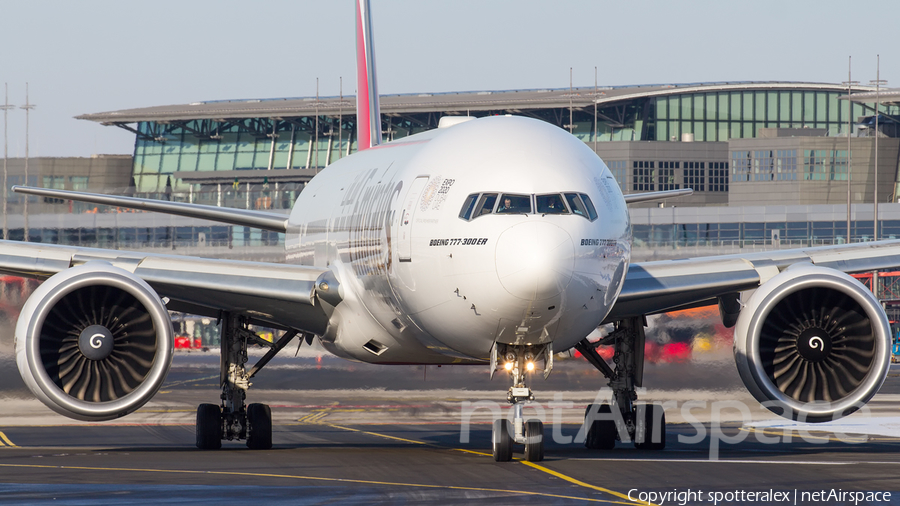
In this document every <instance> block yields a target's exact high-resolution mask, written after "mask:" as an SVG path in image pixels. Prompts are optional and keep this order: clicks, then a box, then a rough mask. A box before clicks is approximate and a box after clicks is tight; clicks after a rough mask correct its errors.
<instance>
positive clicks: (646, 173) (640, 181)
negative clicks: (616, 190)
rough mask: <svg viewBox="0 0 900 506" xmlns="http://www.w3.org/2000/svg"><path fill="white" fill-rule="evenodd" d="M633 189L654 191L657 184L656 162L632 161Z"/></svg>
mask: <svg viewBox="0 0 900 506" xmlns="http://www.w3.org/2000/svg"><path fill="white" fill-rule="evenodd" d="M632 163H633V167H632V181H633V185H632V189H633V190H636V191H653V190H654V189H655V187H656V185H655V179H656V177H655V176H656V174H655V172H656V171H655V167H654V165H655V163H654V162H647V161H636V162H632Z"/></svg>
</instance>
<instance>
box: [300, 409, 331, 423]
mask: <svg viewBox="0 0 900 506" xmlns="http://www.w3.org/2000/svg"><path fill="white" fill-rule="evenodd" d="M329 411H331V409H330V408H326V409H322V410H318V411H313V412H312V413H310V414H308V415H306V416H303V417H301V418H298V419H297V421H298V422H300V423H319V420H321V419H323V418H325V417H326V416H328V412H329Z"/></svg>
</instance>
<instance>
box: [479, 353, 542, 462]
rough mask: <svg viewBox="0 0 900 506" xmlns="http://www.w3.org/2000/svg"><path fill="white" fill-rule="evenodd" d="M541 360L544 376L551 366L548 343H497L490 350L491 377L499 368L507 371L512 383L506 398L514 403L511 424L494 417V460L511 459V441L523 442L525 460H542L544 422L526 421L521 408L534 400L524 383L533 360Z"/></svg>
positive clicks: (531, 368) (492, 435) (532, 365)
mask: <svg viewBox="0 0 900 506" xmlns="http://www.w3.org/2000/svg"><path fill="white" fill-rule="evenodd" d="M540 359H542V360H543V362H544V378H546V377H547V376H548V375H549V374H550V370H551V369H552V368H553V350H552V348H551V345H550V344H549V343H548V344H542V345H512V344H501V343H497V344H496V345H494V349H493V350H492V352H491V376H492V377H493V375H494V371H496V370H497V369H498V368H499V369H503V370H505V371H506V372H508V373H509V377H510V379H511V380H512V383H513V385H512V386H511V387H510V388H509V391H508V393H507V395H506V400H507V402H509V403H510V404H512V406H513V413H514V415H513V423H512V424H510V423H509V420H503V419H500V420H495V421H494V426H493V430H492V434H491V441H492V443H493V455H494V460H495V461H497V462H509V461H510V460H512V446H513V444H514V443H515V444H523V445H525V460H527V461H529V462H540V461H542V460H544V424H543V422H541V421H540V420H536V419H533V420H527V421H526V420H525V418H524V415H523V408H524V406H525V403H526V402H529V401H533V400H534V393H533V392H532V391H531V389H530V388H528V386H527V385H526V384H525V375H526V374H527V373H529V372H532V371H534V370H535V368H536V365H535V362H536V361H537V360H540Z"/></svg>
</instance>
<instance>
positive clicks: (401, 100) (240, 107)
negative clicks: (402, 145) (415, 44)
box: [76, 81, 874, 124]
mask: <svg viewBox="0 0 900 506" xmlns="http://www.w3.org/2000/svg"><path fill="white" fill-rule="evenodd" d="M870 88H871V89H872V90H874V88H872V87H860V88H859V89H860V90H866V91H868V90H869V89H870ZM785 89H787V90H793V91H841V90H844V89H846V88H844V87H842V86H841V85H839V84H828V83H800V82H778V81H766V82H717V83H688V84H655V85H638V86H603V87H598V88H593V87H587V88H574V89H569V88H562V89H544V90H507V91H471V92H451V93H419V94H403V95H382V97H381V112H382V114H385V115H388V116H390V115H400V114H406V113H427V112H441V113H448V112H449V113H457V114H467V113H468V112H470V111H498V112H503V113H512V114H515V113H517V112H519V111H522V110H529V109H548V108H561V107H569V106H570V105H571V106H572V107H575V108H583V107H587V106H592V105H593V104H594V103H595V102H596V103H597V104H608V103H611V102H617V101H623V100H631V99H635V98H641V97H650V96H663V95H672V94H684V93H699V92H710V91H746V90H785ZM355 109H356V101H355V97H354V96H352V95H348V96H345V97H343V100H341V99H340V98H338V97H322V98H319V99H318V100H316V98H315V97H305V98H277V99H253V100H216V101H206V102H193V103H190V104H180V105H163V106H156V107H143V108H139V109H123V110H121V111H110V112H99V113H93V114H82V115H80V116H76V119H84V120H89V121H96V122H98V123H102V124H123V123H135V122H140V121H155V122H165V121H183V120H197V119H210V120H218V119H222V120H224V119H234V118H290V117H306V116H315V115H316V114H318V115H320V116H338V115H339V114H347V115H352V114H354V113H355Z"/></svg>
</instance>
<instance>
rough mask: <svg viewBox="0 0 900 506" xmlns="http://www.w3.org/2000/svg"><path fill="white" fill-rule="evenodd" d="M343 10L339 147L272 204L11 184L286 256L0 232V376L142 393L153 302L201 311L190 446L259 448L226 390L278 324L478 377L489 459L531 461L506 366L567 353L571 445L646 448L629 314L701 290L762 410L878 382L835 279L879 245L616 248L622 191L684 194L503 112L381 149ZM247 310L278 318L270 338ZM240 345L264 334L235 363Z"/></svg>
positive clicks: (161, 358) (165, 353)
mask: <svg viewBox="0 0 900 506" xmlns="http://www.w3.org/2000/svg"><path fill="white" fill-rule="evenodd" d="M356 11H357V25H356V30H357V61H358V63H357V70H358V72H357V73H358V76H357V81H358V93H357V119H358V123H357V128H358V142H359V152H358V153H356V154H353V155H351V156H348V157H346V158H343V159H341V160H339V161H337V162H335V163H333V164H332V165H330V166H328V167H327V168H325V169H324V170H323V171H322V172H321V173H320V174H319V175H318V176H316V177H315V178H314V179H313V180H312V181H310V183H309V184H308V186H307V187H306V188H305V189H304V190H303V192H302V193H301V194H300V196H299V197H298V198H297V201H296V203H295V205H294V207H293V209H292V211H291V213H290V215H289V216H288V217H285V215H280V214H276V213H272V212H265V211H253V210H240V209H229V208H220V207H213V206H203V205H196V204H189V203H177V202H164V201H157V200H150V199H138V198H129V197H117V196H109V195H97V194H88V193H81V192H71V191H64V190H50V189H40V188H24V187H18V188H16V191H17V192H20V193H27V194H31V195H41V196H46V197H51V198H61V199H71V200H78V201H84V202H92V203H95V204H106V205H111V206H118V207H129V208H135V209H143V210H150V211H159V212H163V213H170V214H175V215H180V216H188V217H194V218H205V219H209V220H216V221H219V222H223V223H229V224H234V225H238V226H247V227H257V228H260V229H264V230H271V231H276V232H282V233H285V234H286V235H285V247H286V259H287V263H285V264H274V263H263V262H246V261H235V260H222V259H206V258H197V257H190V256H178V255H161V254H160V255H157V254H149V253H139V252H127V251H114V250H104V249H91V248H77V247H69V246H53V245H46V244H30V243H20V242H10V241H3V242H2V243H0V272H5V273H10V274H14V275H17V276H24V277H29V278H35V279H40V280H43V281H44V282H43V283H42V284H41V285H40V286H39V287H38V288H37V290H36V291H35V292H34V293H33V294H32V295H31V296H30V298H29V299H28V301H27V302H26V304H25V306H24V308H23V310H22V313H21V316H20V317H19V320H18V324H17V326H16V332H15V335H16V359H17V365H18V368H19V371H20V373H21V375H22V377H23V378H24V380H25V382H26V383H27V385H28V387H29V388H30V389H31V391H32V392H34V394H35V395H36V396H37V397H38V398H39V399H40V400H41V401H43V402H44V403H45V404H46V405H47V406H48V407H50V408H51V409H53V410H54V411H56V412H58V413H61V414H63V415H66V416H69V417H72V418H76V419H80V420H94V421H97V420H110V419H114V418H118V417H121V416H125V415H127V414H129V413H131V412H133V411H135V410H137V409H138V408H140V407H141V406H142V405H144V403H146V402H147V401H148V400H149V399H150V398H151V397H152V396H153V395H154V394H155V393H156V392H157V390H159V388H160V385H162V383H163V380H164V379H165V377H166V373H167V371H168V369H169V367H170V365H171V363H172V354H173V331H172V324H171V320H170V317H169V311H183V312H187V313H192V314H197V315H206V316H211V317H220V318H221V325H222V327H221V331H222V332H221V335H222V344H221V357H222V358H221V374H220V383H221V387H222V396H221V399H222V400H221V403H218V404H202V405H200V406H199V408H198V410H197V425H196V433H197V446H198V447H200V448H204V449H212V448H219V447H220V446H221V442H222V440H243V439H246V442H247V445H248V446H249V447H250V448H269V447H271V445H272V419H271V412H270V410H269V407H268V406H266V405H264V404H245V398H246V394H247V389H248V387H249V380H250V378H251V377H253V375H254V374H256V373H257V372H258V371H259V370H260V369H261V368H262V367H263V366H264V365H265V364H266V363H267V362H268V361H269V360H271V358H272V357H273V356H275V354H277V353H278V352H279V351H280V350H281V349H283V348H284V347H285V345H287V344H288V342H290V341H291V340H292V339H294V338H297V339H303V340H305V341H306V342H307V343H310V342H312V340H313V339H318V340H319V342H321V344H322V345H323V346H324V347H325V348H326V349H327V350H329V351H330V352H331V353H334V354H335V355H337V356H340V357H344V358H348V359H351V360H359V361H364V362H370V363H378V364H484V365H485V366H487V365H489V366H490V372H491V375H492V376H493V374H494V373H495V372H496V371H497V370H500V371H501V374H502V375H505V376H508V377H509V378H510V380H511V386H510V388H509V391H508V395H507V399H508V401H509V403H510V404H511V405H512V406H513V408H514V409H513V413H514V417H513V418H514V423H512V424H508V423H504V422H499V421H498V422H495V424H494V428H493V452H494V458H495V459H496V460H498V461H508V460H510V459H511V457H512V448H513V445H514V444H524V445H525V458H526V459H528V460H532V461H537V460H541V459H542V458H543V453H544V452H543V448H544V447H543V438H542V434H543V426H542V423H541V422H540V421H539V420H524V419H523V415H522V407H523V405H524V404H525V403H527V402H530V401H532V400H533V399H534V395H533V393H532V390H531V389H530V388H529V386H528V384H527V380H528V379H529V378H530V377H531V376H532V375H534V374H539V373H543V375H544V376H546V375H547V374H549V373H550V371H551V369H552V367H553V356H554V354H555V353H558V352H563V351H566V350H570V349H572V348H575V349H577V350H579V351H580V352H581V353H582V354H583V355H584V356H585V357H586V358H587V360H588V361H590V363H591V364H593V365H594V366H595V367H596V368H597V369H599V371H600V372H601V373H602V374H603V375H604V376H605V377H606V378H607V379H608V385H609V387H610V388H611V389H612V402H611V403H603V404H594V405H591V406H590V407H589V410H588V411H589V413H588V414H587V415H586V427H585V430H586V439H585V443H586V446H588V447H589V448H611V447H613V446H614V445H615V442H616V440H617V439H619V440H622V441H633V442H634V443H635V445H636V446H638V447H640V448H649V449H662V448H663V447H664V446H665V414H664V413H663V410H662V408H661V406H660V405H655V404H639V403H637V402H636V400H637V395H636V393H635V389H636V387H640V386H641V384H642V376H643V358H644V357H643V351H644V330H643V329H644V325H645V321H646V316H647V315H650V314H656V313H660V312H664V311H670V310H675V309H679V308H689V307H698V306H705V305H718V307H719V310H720V313H721V317H722V320H723V322H724V324H725V325H726V326H729V327H731V326H735V325H736V328H735V337H734V356H735V360H736V362H737V367H738V370H739V371H740V376H741V378H742V380H743V382H744V383H745V385H746V387H747V388H748V389H749V390H750V392H752V394H753V395H754V396H755V397H756V399H758V400H759V401H760V402H762V403H763V404H764V405H765V406H767V407H768V408H770V409H771V410H772V411H773V412H776V413H778V414H780V415H782V416H785V417H788V418H793V419H799V420H807V421H824V420H831V419H833V418H837V417H841V416H845V415H847V414H849V413H852V412H853V411H855V410H856V409H858V408H859V407H860V406H862V405H863V404H864V403H866V402H867V401H868V400H869V399H871V398H872V396H873V395H874V394H875V393H876V392H877V391H878V389H879V387H880V386H881V384H882V382H883V381H884V379H885V377H886V375H887V372H888V367H889V361H890V342H891V338H890V327H889V324H888V320H887V317H886V316H885V313H884V310H883V309H882V307H881V305H880V304H879V301H878V300H876V298H875V297H874V296H873V294H872V293H871V291H869V290H868V289H866V288H865V287H864V286H863V285H862V284H860V283H859V282H858V281H856V280H855V279H854V278H852V277H851V276H849V275H848V274H847V273H853V272H861V271H870V270H874V269H879V268H888V267H894V266H896V265H898V264H900V260H898V259H900V256H898V255H900V241H891V242H887V241H885V242H872V243H866V244H853V245H844V246H835V247H818V248H807V249H797V250H782V251H777V252H770V253H754V254H748V255H727V256H715V257H706V258H698V259H686V260H675V261H662V262H648V263H631V262H630V254H631V228H630V224H629V216H628V210H627V208H626V204H628V203H631V202H640V201H646V200H654V199H660V198H667V197H673V196H677V195H679V194H685V193H689V192H690V190H678V191H675V192H655V193H649V194H637V195H626V196H623V195H622V192H621V190H620V188H619V185H618V184H617V183H616V181H615V179H613V176H612V175H611V174H610V171H609V170H608V169H607V167H606V165H605V164H604V163H603V161H602V160H601V159H600V158H598V157H597V155H596V154H595V153H594V152H593V151H592V150H591V149H590V148H588V147H587V145H586V144H585V143H584V142H582V141H580V140H578V139H577V138H575V137H573V136H572V135H570V134H569V133H567V132H566V131H564V130H561V129H559V128H557V127H555V126H552V125H550V124H548V123H545V122H542V121H539V120H535V119H530V118H524V117H514V116H499V117H485V118H479V119H473V118H467V117H458V116H457V117H454V116H451V117H445V118H443V119H442V121H441V122H440V126H439V127H438V128H436V129H434V130H431V131H428V132H424V133H420V134H417V135H413V136H410V137H406V138H403V139H401V140H398V141H395V142H390V143H386V144H381V143H380V141H381V131H380V130H381V117H380V113H379V106H378V92H377V89H376V81H375V72H374V70H375V66H374V59H373V51H372V29H371V20H370V14H369V7H368V4H367V0H358V1H357V3H356ZM741 292H745V293H744V298H743V300H742V299H741ZM747 292H752V295H750V294H749V293H747ZM748 295H749V296H748ZM604 323H611V324H613V327H614V330H613V331H612V332H611V333H609V335H607V336H606V337H604V338H603V339H602V341H601V343H602V344H607V345H612V346H613V347H614V350H615V355H614V357H613V364H612V365H610V364H609V363H607V361H605V360H604V359H603V358H601V357H600V356H599V355H598V354H597V353H596V351H595V347H596V345H597V344H598V343H591V342H589V341H588V340H587V339H586V336H587V335H588V334H589V333H591V331H593V330H594V329H596V328H597V327H598V325H601V324H604ZM249 325H264V326H268V327H272V328H276V329H280V330H282V331H283V332H284V333H283V335H281V337H280V338H279V339H277V340H276V341H275V342H274V344H268V343H266V342H265V341H262V340H261V339H259V338H258V337H257V336H256V335H255V334H254V333H253V332H251V331H250V330H249V329H248V326H249ZM252 343H259V344H264V345H267V346H270V349H269V351H268V352H267V353H266V354H265V355H264V356H263V357H262V358H261V359H260V360H259V363H257V364H256V365H255V366H253V367H252V368H251V369H250V370H246V369H245V367H244V364H245V363H246V362H247V346H248V345H249V344H252ZM485 376H487V374H486V375H485Z"/></svg>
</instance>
